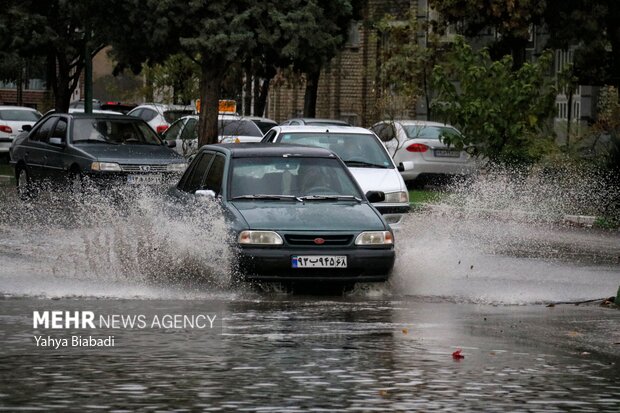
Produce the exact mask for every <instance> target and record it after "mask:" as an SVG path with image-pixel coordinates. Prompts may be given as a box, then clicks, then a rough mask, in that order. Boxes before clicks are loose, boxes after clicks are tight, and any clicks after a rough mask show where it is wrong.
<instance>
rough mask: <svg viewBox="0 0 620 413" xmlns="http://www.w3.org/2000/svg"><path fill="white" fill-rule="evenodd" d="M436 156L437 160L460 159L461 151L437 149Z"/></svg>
mask: <svg viewBox="0 0 620 413" xmlns="http://www.w3.org/2000/svg"><path fill="white" fill-rule="evenodd" d="M435 156H436V157H437V158H460V157H461V151H451V150H448V149H435Z"/></svg>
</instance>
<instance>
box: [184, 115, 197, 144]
mask: <svg viewBox="0 0 620 413" xmlns="http://www.w3.org/2000/svg"><path fill="white" fill-rule="evenodd" d="M197 126H198V120H197V119H194V118H190V119H188V120H187V123H185V128H183V132H182V133H181V139H182V140H188V139H198V128H197Z"/></svg>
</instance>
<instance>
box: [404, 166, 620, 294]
mask: <svg viewBox="0 0 620 413" xmlns="http://www.w3.org/2000/svg"><path fill="white" fill-rule="evenodd" d="M614 196H617V193H614V192H613V191H610V190H609V189H608V187H607V186H606V184H605V180H604V179H601V176H600V175H599V174H598V173H595V172H594V171H583V170H575V171H572V172H571V171H569V170H563V171H561V173H556V174H549V173H548V172H546V171H543V170H532V171H527V172H524V171H522V170H521V171H517V170H509V169H505V168H493V169H491V170H488V171H486V172H485V173H484V174H480V175H478V176H475V177H473V178H472V179H470V180H467V181H463V182H458V183H456V184H454V185H452V186H451V187H449V188H447V191H446V195H445V196H443V197H442V198H441V201H439V202H438V203H437V204H435V205H433V206H430V207H428V208H427V209H426V210H424V211H422V212H420V213H416V214H410V216H409V217H408V218H407V220H406V222H405V223H404V225H403V229H402V230H401V231H400V233H399V234H397V235H398V236H397V246H398V250H397V253H398V256H399V258H398V261H397V264H396V267H395V274H394V277H393V279H392V284H393V286H394V291H398V292H400V293H403V294H406V295H416V296H426V297H431V298H432V299H441V300H449V301H467V302H480V303H503V304H524V303H535V302H548V301H567V300H580V299H592V298H599V297H606V296H609V295H611V294H610V292H611V291H612V290H614V288H617V285H618V283H620V266H619V265H618V264H619V257H620V237H619V236H618V234H617V233H603V232H597V231H588V230H585V229H581V228H579V229H576V228H569V227H565V226H562V225H561V223H562V219H563V217H564V215H566V214H600V213H606V211H608V210H607V209H606V208H607V207H608V206H609V205H610V203H611V201H612V198H613V197H614Z"/></svg>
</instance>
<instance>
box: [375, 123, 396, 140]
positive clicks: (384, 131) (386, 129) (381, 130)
mask: <svg viewBox="0 0 620 413" xmlns="http://www.w3.org/2000/svg"><path fill="white" fill-rule="evenodd" d="M372 131H373V132H374V133H375V134H376V135H377V136H378V137H379V139H381V140H382V141H383V142H389V141H391V140H392V139H394V137H395V136H396V133H395V132H394V124H392V123H388V122H386V123H380V124H378V125H375V126H373V127H372Z"/></svg>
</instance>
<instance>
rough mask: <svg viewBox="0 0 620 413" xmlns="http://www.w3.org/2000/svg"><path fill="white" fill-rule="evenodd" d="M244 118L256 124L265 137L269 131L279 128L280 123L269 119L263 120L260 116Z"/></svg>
mask: <svg viewBox="0 0 620 413" xmlns="http://www.w3.org/2000/svg"><path fill="white" fill-rule="evenodd" d="M244 118H245V119H249V120H251V121H252V122H254V123H256V126H258V128H259V129H260V131H261V133H262V134H263V135H264V134H266V133H267V132H268V131H269V129H271V128H273V127H274V126H278V123H277V122H276V121H275V120H272V119H269V118H263V117H260V116H244Z"/></svg>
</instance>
